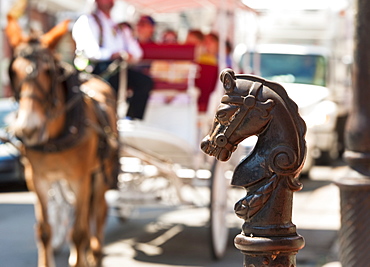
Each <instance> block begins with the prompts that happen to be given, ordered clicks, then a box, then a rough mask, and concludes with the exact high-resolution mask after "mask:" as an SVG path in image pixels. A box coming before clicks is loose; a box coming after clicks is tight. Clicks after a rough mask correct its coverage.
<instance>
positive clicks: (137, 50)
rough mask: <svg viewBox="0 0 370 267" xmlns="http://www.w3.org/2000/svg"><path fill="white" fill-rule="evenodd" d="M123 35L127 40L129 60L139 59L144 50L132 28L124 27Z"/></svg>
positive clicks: (135, 60)
mask: <svg viewBox="0 0 370 267" xmlns="http://www.w3.org/2000/svg"><path fill="white" fill-rule="evenodd" d="M123 36H124V41H125V48H126V51H125V52H127V54H128V61H129V62H130V63H131V62H132V63H134V62H137V61H139V60H140V59H141V58H142V56H143V50H142V49H141V47H140V45H139V43H138V41H137V40H136V39H135V38H134V36H133V35H132V33H131V30H130V29H123Z"/></svg>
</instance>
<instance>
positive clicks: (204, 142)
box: [200, 139, 210, 152]
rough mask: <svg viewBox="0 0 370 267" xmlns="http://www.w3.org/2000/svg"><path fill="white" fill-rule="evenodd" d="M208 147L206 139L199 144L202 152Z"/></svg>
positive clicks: (208, 143)
mask: <svg viewBox="0 0 370 267" xmlns="http://www.w3.org/2000/svg"><path fill="white" fill-rule="evenodd" d="M209 146H210V142H209V140H208V139H204V140H203V141H202V142H201V143H200V148H201V149H202V150H203V151H204V152H206V151H207V150H208V148H209Z"/></svg>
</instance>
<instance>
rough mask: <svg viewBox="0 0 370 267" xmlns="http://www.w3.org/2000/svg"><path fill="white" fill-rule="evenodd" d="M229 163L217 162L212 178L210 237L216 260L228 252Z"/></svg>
mask: <svg viewBox="0 0 370 267" xmlns="http://www.w3.org/2000/svg"><path fill="white" fill-rule="evenodd" d="M226 166H227V163H224V162H220V161H218V160H215V161H214V163H213V167H212V176H211V185H210V187H211V188H210V189H211V198H210V200H211V201H210V226H211V227H210V236H211V251H212V256H213V258H214V259H221V258H222V257H223V256H224V254H225V251H226V247H227V240H228V237H229V229H228V226H227V221H226V217H227V211H228V206H227V190H228V183H227V180H226V177H225V172H226V171H227V168H226Z"/></svg>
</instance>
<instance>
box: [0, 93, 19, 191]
mask: <svg viewBox="0 0 370 267" xmlns="http://www.w3.org/2000/svg"><path fill="white" fill-rule="evenodd" d="M17 108H18V105H17V103H16V102H15V101H14V100H13V99H11V98H1V99H0V137H2V138H4V139H9V140H11V141H12V143H13V144H12V143H10V142H6V141H4V140H0V184H2V183H11V182H22V183H23V182H24V170H23V165H22V163H21V161H20V152H19V150H18V149H17V148H16V147H15V146H14V144H17V142H19V140H17V139H16V138H15V137H14V136H12V135H11V134H9V133H8V132H7V127H8V126H9V122H10V121H11V120H12V119H13V118H14V116H15V112H16V110H17Z"/></svg>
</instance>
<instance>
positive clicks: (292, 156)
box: [201, 69, 306, 266]
mask: <svg viewBox="0 0 370 267" xmlns="http://www.w3.org/2000/svg"><path fill="white" fill-rule="evenodd" d="M220 79H221V82H222V83H223V87H224V89H225V95H224V96H223V97H222V99H221V104H220V105H219V107H218V109H217V112H216V115H215V118H214V122H213V126H212V128H211V131H210V133H209V134H208V135H207V136H206V137H205V138H204V139H203V141H202V143H201V148H202V150H203V151H204V152H205V153H206V154H209V155H211V156H215V157H216V158H217V159H218V160H221V161H227V160H228V159H229V158H230V157H231V154H232V153H233V152H234V151H235V150H236V148H237V146H238V144H239V143H241V142H242V141H243V140H244V139H246V138H248V137H250V136H253V135H256V136H257V137H258V141H257V143H256V145H255V147H254V149H253V151H252V152H251V153H250V154H249V155H248V156H247V157H246V158H245V159H243V160H242V161H241V162H240V163H239V165H238V166H237V167H236V168H235V171H234V174H233V178H232V181H231V184H232V185H236V186H242V187H244V188H245V189H246V191H247V195H246V196H245V197H244V198H242V199H241V200H239V201H238V202H237V203H236V204H235V208H234V209H235V212H236V214H237V216H239V217H240V218H242V219H244V221H245V223H244V225H243V234H242V235H241V236H239V239H238V237H237V239H236V240H235V243H236V246H237V247H238V248H240V249H241V250H243V251H248V250H250V249H252V250H254V249H255V248H253V247H250V246H249V245H246V243H245V242H244V241H245V239H246V238H248V237H249V236H284V235H286V236H295V235H296V232H295V225H294V224H292V223H291V212H292V195H293V194H292V193H293V192H294V191H298V190H300V189H301V188H302V185H301V184H300V183H299V182H298V180H297V179H296V178H297V177H298V175H299V173H300V171H301V169H302V167H303V163H304V159H305V154H306V143H305V139H304V137H305V133H306V124H305V122H304V121H303V120H302V118H301V117H300V116H299V113H298V107H297V105H296V104H295V103H294V102H293V101H292V100H291V99H290V98H289V97H288V95H287V93H286V91H285V90H284V88H283V87H282V86H281V85H280V84H278V83H274V82H271V81H267V80H264V79H262V78H260V77H257V76H252V75H245V74H241V75H236V74H235V73H234V72H233V71H232V70H230V69H226V70H224V71H223V72H222V73H221V75H220ZM300 238H301V237H300ZM300 238H298V239H299V240H300ZM254 241H255V239H252V240H248V242H250V243H249V244H251V243H253V242H254ZM248 242H247V243H248ZM302 242H303V239H302ZM302 242H300V245H299V246H301V245H303V243H302ZM272 243H273V242H272ZM277 243H278V242H277ZM298 243H299V242H298ZM270 245H271V244H270ZM267 246H269V245H267ZM271 249H272V248H271ZM279 249H280V247H279V244H275V245H274V246H273V250H276V251H279ZM297 250H298V249H297ZM264 266H265V265H264ZM274 266H275V265H274Z"/></svg>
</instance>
